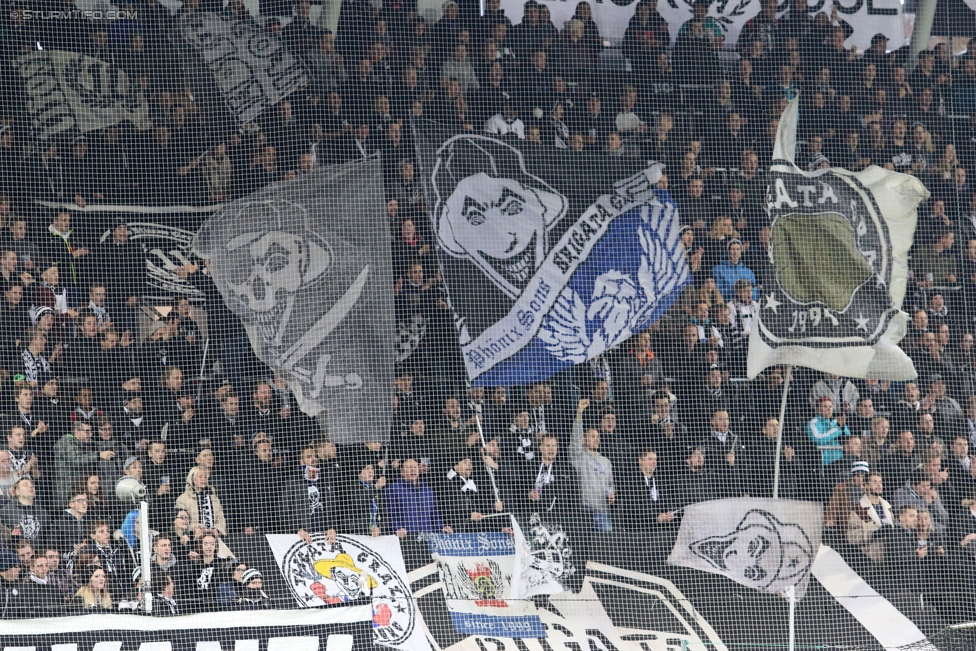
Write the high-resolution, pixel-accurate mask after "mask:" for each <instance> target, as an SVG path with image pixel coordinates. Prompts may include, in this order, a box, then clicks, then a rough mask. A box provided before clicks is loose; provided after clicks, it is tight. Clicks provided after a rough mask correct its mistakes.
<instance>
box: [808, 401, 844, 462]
mask: <svg viewBox="0 0 976 651" xmlns="http://www.w3.org/2000/svg"><path fill="white" fill-rule="evenodd" d="M806 434H807V437H808V438H809V439H810V441H812V442H813V443H814V444H815V445H816V446H817V447H818V448H819V449H820V454H821V459H822V461H823V465H824V466H828V465H830V464H831V463H833V462H834V461H837V460H838V459H840V458H841V457H842V456H843V454H842V452H841V451H840V450H838V449H836V447H837V446H838V442H839V439H840V438H841V436H845V437H849V436H850V435H851V432H850V430H849V429H847V414H845V413H841V415H840V417H839V418H834V401H833V400H832V399H831V398H830V397H829V396H820V397H819V398H818V399H817V402H816V415H815V416H814V417H813V418H812V419H810V421H809V422H807V425H806Z"/></svg>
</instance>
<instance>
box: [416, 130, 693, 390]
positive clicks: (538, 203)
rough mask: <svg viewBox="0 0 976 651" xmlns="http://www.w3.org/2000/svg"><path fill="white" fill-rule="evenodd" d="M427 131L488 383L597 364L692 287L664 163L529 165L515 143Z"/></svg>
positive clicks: (468, 332)
mask: <svg viewBox="0 0 976 651" xmlns="http://www.w3.org/2000/svg"><path fill="white" fill-rule="evenodd" d="M414 127H415V131H416V134H415V137H416V142H417V147H418V153H419V157H420V161H421V165H422V169H423V175H424V178H425V187H426V189H427V196H428V205H429V206H430V207H431V218H432V220H433V223H432V230H433V232H434V233H435V234H436V236H437V242H438V245H439V247H438V249H439V251H438V252H439V261H440V265H441V270H442V272H443V277H444V283H445V285H446V287H447V292H448V295H449V297H450V306H451V309H452V310H453V312H454V319H455V325H456V327H457V331H458V338H459V342H460V344H461V350H462V353H463V356H464V362H465V366H466V368H467V372H468V377H469V379H470V380H472V384H474V385H475V386H489V385H496V384H505V385H511V384H526V383H530V382H535V381H539V380H543V379H545V378H547V377H549V376H551V375H552V374H554V373H556V372H557V371H559V370H561V369H563V368H566V367H568V366H572V365H574V364H580V363H582V362H585V361H586V360H588V359H592V358H593V357H595V356H597V355H599V354H600V353H602V352H604V351H606V350H607V349H608V348H611V347H613V346H616V345H618V344H620V343H622V342H623V341H625V340H627V339H628V338H629V337H631V336H632V335H634V334H636V333H638V332H640V331H641V330H643V329H644V328H647V327H648V326H650V325H651V324H652V323H654V321H656V320H657V319H658V318H659V317H660V316H661V315H662V314H663V313H664V312H665V311H666V310H667V309H668V308H669V307H671V305H672V304H673V303H674V301H675V299H676V298H677V297H678V295H679V293H680V292H681V290H682V288H684V287H685V286H686V285H687V284H689V283H690V282H691V271H690V269H689V267H688V263H687V260H686V259H685V254H684V250H683V248H682V245H681V240H680V237H679V227H680V225H679V222H678V211H677V206H676V204H675V202H674V201H673V200H672V199H671V196H670V195H669V194H668V193H667V191H665V190H659V189H658V188H657V187H656V185H657V182H658V180H659V179H660V177H661V168H660V166H659V165H656V164H655V165H651V166H650V167H648V168H647V169H642V170H640V171H637V173H636V174H634V173H633V172H634V171H635V170H629V171H628V172H626V173H621V174H620V176H623V178H622V179H621V178H620V176H617V177H614V176H613V172H612V171H611V172H607V169H610V170H613V169H617V168H614V167H612V166H609V165H608V166H599V167H593V168H586V167H585V163H584V162H583V161H582V159H580V158H578V157H573V158H568V159H565V160H563V159H561V158H560V156H561V155H562V154H560V153H559V152H552V151H549V150H547V156H545V157H538V158H537V159H535V160H530V159H529V157H530V155H531V154H532V153H534V152H529V151H526V152H522V151H520V150H519V149H517V148H516V145H515V143H512V144H510V143H508V142H504V141H502V140H498V139H495V138H491V137H487V136H481V135H470V134H462V135H445V134H443V133H442V132H441V130H440V129H439V128H438V127H437V126H435V125H428V124H415V125H414ZM548 154H552V155H551V156H550V155H548ZM628 174H629V175H628Z"/></svg>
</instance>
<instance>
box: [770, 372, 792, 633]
mask: <svg viewBox="0 0 976 651" xmlns="http://www.w3.org/2000/svg"><path fill="white" fill-rule="evenodd" d="M792 379H793V367H792V366H787V367H786V380H785V381H784V382H783V399H782V400H781V401H780V403H779V434H778V435H777V436H776V459H775V461H773V499H774V500H778V499H779V458H780V455H781V454H782V453H783V427H784V421H785V420H786V397H787V395H789V392H790V381H791V380H792ZM792 630H793V629H792V627H791V628H790V631H791V633H792Z"/></svg>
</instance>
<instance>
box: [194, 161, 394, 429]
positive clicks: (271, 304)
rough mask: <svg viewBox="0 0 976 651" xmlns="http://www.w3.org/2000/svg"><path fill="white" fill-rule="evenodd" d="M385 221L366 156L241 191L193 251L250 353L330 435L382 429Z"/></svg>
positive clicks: (389, 276) (379, 176)
mask: <svg viewBox="0 0 976 651" xmlns="http://www.w3.org/2000/svg"><path fill="white" fill-rule="evenodd" d="M388 221H389V220H388V219H387V217H386V212H385V210H384V199H383V168H382V165H381V164H380V161H379V159H378V158H373V159H371V160H369V161H365V162H359V163H350V164H347V165H340V166H335V167H329V168H319V169H317V170H315V171H313V172H312V173H310V174H307V175H305V176H303V177H300V178H298V179H296V180H294V181H288V182H283V183H275V184H273V185H270V186H268V187H267V188H265V189H263V190H260V191H258V192H256V193H255V194H252V195H250V196H248V197H245V198H243V199H239V200H237V201H235V202H233V203H231V204H229V205H227V206H225V207H224V208H223V210H221V211H220V212H219V213H218V214H217V215H215V216H213V217H211V218H210V219H209V220H208V221H207V222H206V223H205V224H204V225H203V227H202V228H201V229H200V231H199V233H197V237H196V239H195V240H194V242H193V244H192V247H191V248H192V250H193V251H194V253H196V254H198V255H199V256H200V257H201V258H203V259H205V260H210V261H211V267H210V271H211V275H212V276H213V279H214V282H215V283H216V285H217V289H218V290H220V293H221V295H222V296H223V297H224V301H225V303H226V304H227V306H228V307H229V308H230V309H231V311H232V312H234V313H235V314H237V316H239V317H240V318H241V321H242V322H243V325H244V327H245V329H246V330H247V332H248V335H249V337H250V339H251V346H252V348H253V349H254V353H255V354H256V355H257V356H258V358H259V359H260V360H261V361H263V362H264V363H266V364H268V365H269V366H271V367H272V368H273V369H274V370H275V372H276V373H279V374H280V375H282V377H285V378H287V380H288V384H289V386H290V387H291V389H292V391H293V392H294V393H295V397H296V399H297V400H298V404H299V405H300V406H301V408H302V411H304V412H305V413H306V414H309V415H310V416H317V415H319V414H321V418H324V420H325V423H324V425H325V428H326V431H327V432H328V433H329V436H330V438H331V439H332V440H333V441H334V442H336V443H355V442H360V441H379V440H384V441H385V440H386V439H387V437H388V436H389V431H390V419H391V412H390V409H389V408H388V406H389V405H390V404H391V403H392V387H393V342H392V341H391V340H390V337H389V336H385V335H384V336H380V334H379V333H389V332H393V329H394V318H393V296H392V292H391V291H390V288H391V287H393V269H392V263H391V262H390V235H389V232H390V231H389V225H388V223H387V222H388ZM322 412H324V413H322Z"/></svg>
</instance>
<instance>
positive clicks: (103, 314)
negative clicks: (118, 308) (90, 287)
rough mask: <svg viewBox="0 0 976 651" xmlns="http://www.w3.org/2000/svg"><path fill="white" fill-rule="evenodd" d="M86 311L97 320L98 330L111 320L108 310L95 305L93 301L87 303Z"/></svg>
mask: <svg viewBox="0 0 976 651" xmlns="http://www.w3.org/2000/svg"><path fill="white" fill-rule="evenodd" d="M88 309H89V310H91V311H92V312H94V313H95V318H96V319H98V327H99V328H101V327H102V326H103V325H105V324H106V323H107V322H109V321H111V320H112V319H111V317H109V315H108V310H106V309H105V308H104V307H99V306H98V305H95V301H89V302H88Z"/></svg>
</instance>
